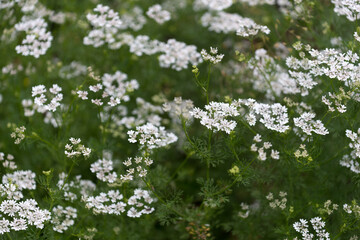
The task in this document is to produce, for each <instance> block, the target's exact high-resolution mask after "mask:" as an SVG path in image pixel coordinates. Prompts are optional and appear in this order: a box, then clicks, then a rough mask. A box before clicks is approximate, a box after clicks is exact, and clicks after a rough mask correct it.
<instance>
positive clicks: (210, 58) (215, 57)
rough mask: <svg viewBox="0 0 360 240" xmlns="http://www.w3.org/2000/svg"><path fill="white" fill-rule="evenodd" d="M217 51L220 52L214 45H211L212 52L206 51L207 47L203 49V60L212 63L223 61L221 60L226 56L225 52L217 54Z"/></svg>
mask: <svg viewBox="0 0 360 240" xmlns="http://www.w3.org/2000/svg"><path fill="white" fill-rule="evenodd" d="M217 53H218V49H217V48H213V47H210V53H208V52H206V50H205V49H203V50H201V52H200V54H201V57H202V58H203V60H204V61H205V62H210V63H212V64H217V63H219V62H221V60H222V59H223V57H224V54H217Z"/></svg>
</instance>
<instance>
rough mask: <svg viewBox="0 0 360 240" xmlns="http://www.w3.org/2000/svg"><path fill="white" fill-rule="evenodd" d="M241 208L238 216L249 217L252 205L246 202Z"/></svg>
mask: <svg viewBox="0 0 360 240" xmlns="http://www.w3.org/2000/svg"><path fill="white" fill-rule="evenodd" d="M240 207H241V210H240V211H239V213H238V216H239V217H241V218H247V217H248V216H249V214H250V206H249V205H248V204H246V203H241V204H240Z"/></svg>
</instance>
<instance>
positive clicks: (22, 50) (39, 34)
mask: <svg viewBox="0 0 360 240" xmlns="http://www.w3.org/2000/svg"><path fill="white" fill-rule="evenodd" d="M46 27H47V23H46V22H45V21H44V19H42V18H36V19H33V20H32V19H26V18H23V19H22V22H20V23H17V24H15V29H16V30H17V31H25V32H26V33H27V35H26V38H25V39H23V40H22V42H21V44H22V45H18V46H16V48H15V50H16V52H17V53H19V54H22V55H24V56H29V55H30V56H34V57H35V58H38V57H39V56H40V55H44V54H45V53H46V51H47V50H48V49H49V48H50V46H51V41H52V39H53V37H52V35H51V33H50V32H47V31H46Z"/></svg>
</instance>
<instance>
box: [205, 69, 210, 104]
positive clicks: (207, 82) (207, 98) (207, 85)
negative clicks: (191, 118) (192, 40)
mask: <svg viewBox="0 0 360 240" xmlns="http://www.w3.org/2000/svg"><path fill="white" fill-rule="evenodd" d="M210 72H211V64H209V69H208V76H207V80H206V92H205V93H206V104H209V85H210Z"/></svg>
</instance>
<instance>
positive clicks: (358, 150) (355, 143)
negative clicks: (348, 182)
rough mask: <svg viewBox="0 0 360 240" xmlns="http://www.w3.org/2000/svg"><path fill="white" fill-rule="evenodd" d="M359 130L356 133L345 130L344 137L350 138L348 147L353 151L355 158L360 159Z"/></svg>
mask: <svg viewBox="0 0 360 240" xmlns="http://www.w3.org/2000/svg"><path fill="white" fill-rule="evenodd" d="M359 135H360V128H359V129H358V130H357V133H356V132H353V131H351V130H349V129H346V137H348V138H350V140H351V143H350V144H349V147H350V148H352V149H353V150H354V151H355V156H356V157H358V158H360V136H359Z"/></svg>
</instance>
